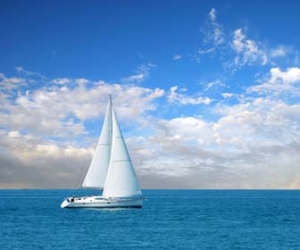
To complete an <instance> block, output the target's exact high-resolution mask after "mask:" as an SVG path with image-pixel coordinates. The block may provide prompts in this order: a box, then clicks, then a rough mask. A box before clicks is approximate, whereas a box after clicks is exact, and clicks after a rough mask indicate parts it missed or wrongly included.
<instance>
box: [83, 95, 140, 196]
mask: <svg viewBox="0 0 300 250" xmlns="http://www.w3.org/2000/svg"><path fill="white" fill-rule="evenodd" d="M82 186H84V187H91V188H103V194H102V195H103V197H112V198H113V197H119V198H122V197H139V196H141V195H142V192H141V189H140V186H139V183H138V179H137V176H136V174H135V171H134V168H133V165H132V162H131V159H130V156H129V153H128V150H127V147H126V144H125V141H124V138H123V135H122V132H121V129H120V126H119V123H118V120H117V117H116V115H115V112H114V109H113V106H112V102H111V98H110V100H109V102H108V105H107V110H106V115H105V118H104V122H103V127H102V131H101V135H100V138H99V142H98V145H97V148H96V151H95V154H94V157H93V160H92V162H91V165H90V167H89V170H88V172H87V174H86V176H85V179H84V181H83V184H82Z"/></svg>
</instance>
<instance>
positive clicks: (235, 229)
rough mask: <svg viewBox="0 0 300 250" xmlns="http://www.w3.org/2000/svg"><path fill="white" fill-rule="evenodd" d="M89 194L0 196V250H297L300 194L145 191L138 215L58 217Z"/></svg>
mask: <svg viewBox="0 0 300 250" xmlns="http://www.w3.org/2000/svg"><path fill="white" fill-rule="evenodd" d="M72 194H75V195H85V194H89V192H88V191H86V190H77V191H70V190H0V243H1V247H0V249H8V250H17V249H18V250H19V249H22V250H27V249H30V250H32V249H51V250H55V249H70V250H71V249H72V250H79V249H80V250H84V249H89V250H91V249H112V250H113V249H197V250H198V249H228V250H229V249H230V250H235V249H267V250H275V249H276V250H284V249H295V250H296V249H300V191H270V190H269V191H250V190H249V191H237V190H230V191H229V190H185V191H183V190H181V191H179V190H144V191H143V194H144V195H145V196H146V197H147V200H146V201H145V202H144V207H143V208H142V209H105V210H100V209H61V208H60V203H61V202H62V200H63V198H64V197H65V196H66V195H72Z"/></svg>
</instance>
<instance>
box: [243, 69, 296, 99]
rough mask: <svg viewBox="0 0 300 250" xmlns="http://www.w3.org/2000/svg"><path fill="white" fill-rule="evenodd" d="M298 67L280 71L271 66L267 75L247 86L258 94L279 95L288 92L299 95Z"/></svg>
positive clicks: (250, 90)
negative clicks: (257, 82) (261, 80)
mask: <svg viewBox="0 0 300 250" xmlns="http://www.w3.org/2000/svg"><path fill="white" fill-rule="evenodd" d="M299 83H300V68H297V67H292V68H287V69H286V71H282V70H281V69H280V68H278V67H276V68H271V69H270V72H269V77H268V78H267V79H266V80H265V81H264V82H263V83H262V84H259V85H255V86H252V87H250V88H248V91H249V92H255V93H258V94H270V95H276V96H278V95H281V94H285V93H290V94H291V95H293V96H299V95H300V90H299V86H300V84H299Z"/></svg>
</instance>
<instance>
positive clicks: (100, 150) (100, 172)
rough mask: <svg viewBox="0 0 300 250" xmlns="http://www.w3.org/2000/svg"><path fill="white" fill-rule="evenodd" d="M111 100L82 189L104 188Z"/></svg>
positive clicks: (109, 146) (109, 140) (108, 158)
mask: <svg viewBox="0 0 300 250" xmlns="http://www.w3.org/2000/svg"><path fill="white" fill-rule="evenodd" d="M111 109H112V106H111V99H109V102H108V105H107V110H106V115H105V118H104V121H103V126H102V131H101V135H100V138H99V141H98V145H97V148H96V151H95V154H94V157H93V159H92V162H91V165H90V167H89V170H88V172H87V174H86V176H85V178H84V181H83V183H82V186H83V187H89V188H101V189H103V188H104V183H105V179H106V176H107V172H108V166H109V162H110V153H111V140H112V139H111V130H112V123H111V122H112V121H111V112H112V111H111Z"/></svg>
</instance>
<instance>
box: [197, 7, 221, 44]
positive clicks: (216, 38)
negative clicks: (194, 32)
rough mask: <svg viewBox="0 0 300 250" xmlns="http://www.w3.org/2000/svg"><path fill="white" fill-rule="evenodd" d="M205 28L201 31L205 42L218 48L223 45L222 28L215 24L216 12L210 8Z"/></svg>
mask: <svg viewBox="0 0 300 250" xmlns="http://www.w3.org/2000/svg"><path fill="white" fill-rule="evenodd" d="M207 26H208V27H207V28H206V29H205V30H203V31H202V32H203V33H204V39H205V41H206V42H212V43H213V44H214V45H215V46H220V45H221V44H223V43H224V31H223V26H222V25H221V24H219V23H218V22H217V11H216V10H215V9H214V8H212V9H211V10H210V12H209V21H208V22H207Z"/></svg>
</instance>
